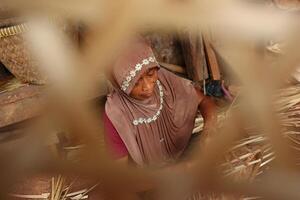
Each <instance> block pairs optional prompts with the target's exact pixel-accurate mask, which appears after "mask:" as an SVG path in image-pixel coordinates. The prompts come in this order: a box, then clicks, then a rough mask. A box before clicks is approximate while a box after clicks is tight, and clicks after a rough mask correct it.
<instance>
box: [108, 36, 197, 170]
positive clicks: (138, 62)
mask: <svg viewBox="0 0 300 200" xmlns="http://www.w3.org/2000/svg"><path fill="white" fill-rule="evenodd" d="M153 67H159V65H158V63H157V61H156V59H155V57H154V55H153V52H152V50H151V48H150V47H149V46H148V45H147V44H146V43H145V42H144V41H141V40H135V41H134V42H132V43H131V44H130V46H129V47H128V49H126V52H124V53H123V54H121V56H120V57H118V59H117V61H116V63H115V65H114V67H113V78H114V79H115V82H116V84H115V87H114V89H113V91H112V92H111V93H110V94H109V95H108V96H107V102H106V105H105V110H106V114H107V116H108V117H109V119H110V120H111V122H112V123H113V125H114V127H115V128H116V130H117V131H118V133H119V135H120V137H121V139H122V140H123V142H124V144H125V145H126V147H127V150H128V152H129V154H130V157H131V158H132V159H133V161H135V162H136V163H137V164H138V165H145V164H147V165H163V164H167V163H169V162H170V161H173V160H176V159H177V158H178V157H179V156H180V155H181V153H182V152H183V151H184V149H185V147H186V145H187V143H188V141H189V138H190V136H191V133H192V129H193V126H194V119H195V116H196V113H197V107H198V103H199V100H198V98H197V94H196V91H195V88H194V86H193V85H192V83H191V81H188V80H186V79H183V78H180V77H178V76H176V75H174V74H172V73H171V72H169V71H167V70H165V69H162V68H159V71H158V80H159V81H158V82H157V87H156V89H155V92H154V95H153V96H152V97H151V98H149V99H147V100H145V101H141V100H137V99H134V98H132V97H130V95H129V94H130V92H131V90H132V88H133V86H134V85H135V83H136V81H137V80H138V79H139V78H140V76H141V75H142V74H143V73H144V72H145V71H146V70H147V69H149V68H153Z"/></svg>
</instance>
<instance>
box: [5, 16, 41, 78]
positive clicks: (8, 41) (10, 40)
mask: <svg viewBox="0 0 300 200" xmlns="http://www.w3.org/2000/svg"><path fill="white" fill-rule="evenodd" d="M19 22H20V20H14V19H11V18H10V19H5V20H2V23H1V25H2V28H1V29H0V61H1V62H2V63H3V64H4V65H5V67H6V68H7V69H8V70H9V71H10V72H11V73H12V74H13V75H14V76H15V77H16V78H17V79H19V80H21V81H23V82H26V83H31V84H45V83H46V76H43V75H42V74H41V73H40V72H39V70H38V62H37V61H36V60H35V59H34V58H33V56H32V54H31V53H30V50H29V48H28V42H27V41H26V40H25V39H24V33H25V32H26V31H27V30H28V27H27V25H26V24H25V23H21V24H14V23H19Z"/></svg>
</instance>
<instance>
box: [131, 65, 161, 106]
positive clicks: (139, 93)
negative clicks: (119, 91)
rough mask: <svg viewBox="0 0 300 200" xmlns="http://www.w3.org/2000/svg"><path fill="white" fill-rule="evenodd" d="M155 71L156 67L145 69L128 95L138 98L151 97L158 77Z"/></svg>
mask: <svg viewBox="0 0 300 200" xmlns="http://www.w3.org/2000/svg"><path fill="white" fill-rule="evenodd" d="M157 71H158V68H157V67H155V68H151V69H148V70H147V71H145V73H144V74H143V75H142V76H141V77H140V79H139V80H138V81H137V82H136V84H135V85H134V87H133V89H132V91H131V93H130V96H131V97H133V98H135V99H139V100H145V99H147V98H149V97H151V96H152V95H153V92H154V89H155V85H156V81H157V79H158V76H157Z"/></svg>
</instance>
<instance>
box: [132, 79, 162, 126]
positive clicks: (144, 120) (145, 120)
mask: <svg viewBox="0 0 300 200" xmlns="http://www.w3.org/2000/svg"><path fill="white" fill-rule="evenodd" d="M156 84H157V87H158V89H159V97H160V105H159V108H158V110H157V112H156V113H155V115H153V117H148V118H142V117H140V118H138V119H134V120H133V121H132V123H133V125H135V126H137V125H139V124H143V123H145V124H149V123H151V122H153V121H156V120H157V118H158V117H159V115H160V113H161V110H162V109H163V102H164V99H163V97H164V92H163V89H162V86H161V84H160V81H159V80H157V81H156Z"/></svg>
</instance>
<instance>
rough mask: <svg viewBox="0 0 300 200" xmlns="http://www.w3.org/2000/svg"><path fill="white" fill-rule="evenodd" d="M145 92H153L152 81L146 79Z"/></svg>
mask: <svg viewBox="0 0 300 200" xmlns="http://www.w3.org/2000/svg"><path fill="white" fill-rule="evenodd" d="M143 82H144V84H143V91H145V92H148V91H151V90H152V87H153V84H152V82H151V81H149V80H147V79H144V81H143Z"/></svg>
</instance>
